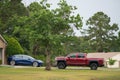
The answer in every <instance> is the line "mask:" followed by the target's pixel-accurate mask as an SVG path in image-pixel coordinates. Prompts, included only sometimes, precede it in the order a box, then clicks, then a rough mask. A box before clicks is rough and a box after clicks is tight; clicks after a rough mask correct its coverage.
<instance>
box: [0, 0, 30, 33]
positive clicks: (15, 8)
mask: <svg viewBox="0 0 120 80" xmlns="http://www.w3.org/2000/svg"><path fill="white" fill-rule="evenodd" d="M21 1H22V0H1V1H0V22H1V24H2V26H0V33H1V34H9V35H11V34H12V31H11V29H13V26H10V25H8V24H9V21H11V19H12V18H13V16H14V15H17V16H28V11H27V8H26V7H25V6H24V4H23V3H21Z"/></svg>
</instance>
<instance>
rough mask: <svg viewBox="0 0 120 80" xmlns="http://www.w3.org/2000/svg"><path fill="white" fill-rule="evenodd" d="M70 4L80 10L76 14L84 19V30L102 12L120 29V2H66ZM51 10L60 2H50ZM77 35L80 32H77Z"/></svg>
mask: <svg viewBox="0 0 120 80" xmlns="http://www.w3.org/2000/svg"><path fill="white" fill-rule="evenodd" d="M34 1H38V2H39V1H40V0H23V3H24V4H25V5H26V6H28V5H29V4H30V3H31V2H34ZM66 1H67V3H68V4H70V5H72V6H76V7H77V8H78V9H77V10H76V11H75V14H80V16H81V17H83V28H87V26H86V25H85V21H86V20H88V19H89V18H90V17H91V16H93V15H94V14H95V13H97V12H99V11H102V12H104V13H105V14H107V15H108V17H110V18H111V24H113V23H117V24H118V26H119V27H120V0H66ZM48 2H49V3H50V4H52V5H51V8H52V9H54V8H56V7H57V3H58V2H59V0H48ZM75 32H76V35H79V34H80V33H79V31H77V30H75Z"/></svg>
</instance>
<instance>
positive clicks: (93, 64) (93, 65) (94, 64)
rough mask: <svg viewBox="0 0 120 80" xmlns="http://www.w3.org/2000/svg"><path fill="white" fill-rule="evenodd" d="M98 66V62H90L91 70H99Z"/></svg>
mask: <svg viewBox="0 0 120 80" xmlns="http://www.w3.org/2000/svg"><path fill="white" fill-rule="evenodd" d="M97 68H98V65H97V64H96V63H91V64H90V69H91V70H97Z"/></svg>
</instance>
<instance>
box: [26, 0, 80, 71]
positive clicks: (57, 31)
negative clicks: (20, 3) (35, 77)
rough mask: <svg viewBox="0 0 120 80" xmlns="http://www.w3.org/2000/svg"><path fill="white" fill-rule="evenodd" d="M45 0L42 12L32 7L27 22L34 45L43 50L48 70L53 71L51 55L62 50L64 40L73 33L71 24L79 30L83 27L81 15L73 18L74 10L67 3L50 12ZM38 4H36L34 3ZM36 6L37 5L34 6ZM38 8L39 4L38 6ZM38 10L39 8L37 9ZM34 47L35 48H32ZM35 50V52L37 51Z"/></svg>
mask: <svg viewBox="0 0 120 80" xmlns="http://www.w3.org/2000/svg"><path fill="white" fill-rule="evenodd" d="M45 3H46V2H45V1H44V0H43V1H42V2H40V4H39V5H40V6H39V7H40V10H38V9H37V11H34V10H35V8H33V7H32V9H33V10H32V9H31V11H30V16H29V18H28V20H27V22H26V24H27V25H29V27H28V28H29V29H30V31H28V32H29V35H30V40H31V42H32V44H34V45H35V46H36V47H35V48H36V49H37V48H41V47H42V48H43V49H44V53H45V55H46V68H45V69H46V70H51V55H52V54H53V53H57V52H55V51H59V50H61V47H62V44H61V43H62V39H64V38H65V37H66V36H70V35H67V33H68V32H69V31H73V30H72V28H71V27H70V25H69V24H70V23H71V24H74V25H75V27H77V28H79V27H81V25H82V22H81V18H80V15H77V16H71V13H72V10H74V8H73V7H72V6H69V5H68V4H67V3H66V1H64V0H61V1H60V3H59V8H57V9H55V10H52V11H51V10H49V9H48V7H49V6H48V4H47V3H46V4H45ZM34 4H36V3H34ZM34 6H35V5H34ZM36 6H38V4H37V5H36ZM37 8H38V7H37ZM32 47H34V46H32ZM36 49H35V50H36Z"/></svg>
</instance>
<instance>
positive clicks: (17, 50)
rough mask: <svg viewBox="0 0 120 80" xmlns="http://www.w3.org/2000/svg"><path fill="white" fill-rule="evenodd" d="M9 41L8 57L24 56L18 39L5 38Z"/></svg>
mask: <svg viewBox="0 0 120 80" xmlns="http://www.w3.org/2000/svg"><path fill="white" fill-rule="evenodd" d="M4 37H5V39H6V41H7V43H8V44H7V48H6V54H7V56H10V55H14V54H23V53H24V50H23V48H22V47H21V45H20V44H19V42H18V41H17V39H15V38H13V37H8V36H4Z"/></svg>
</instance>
